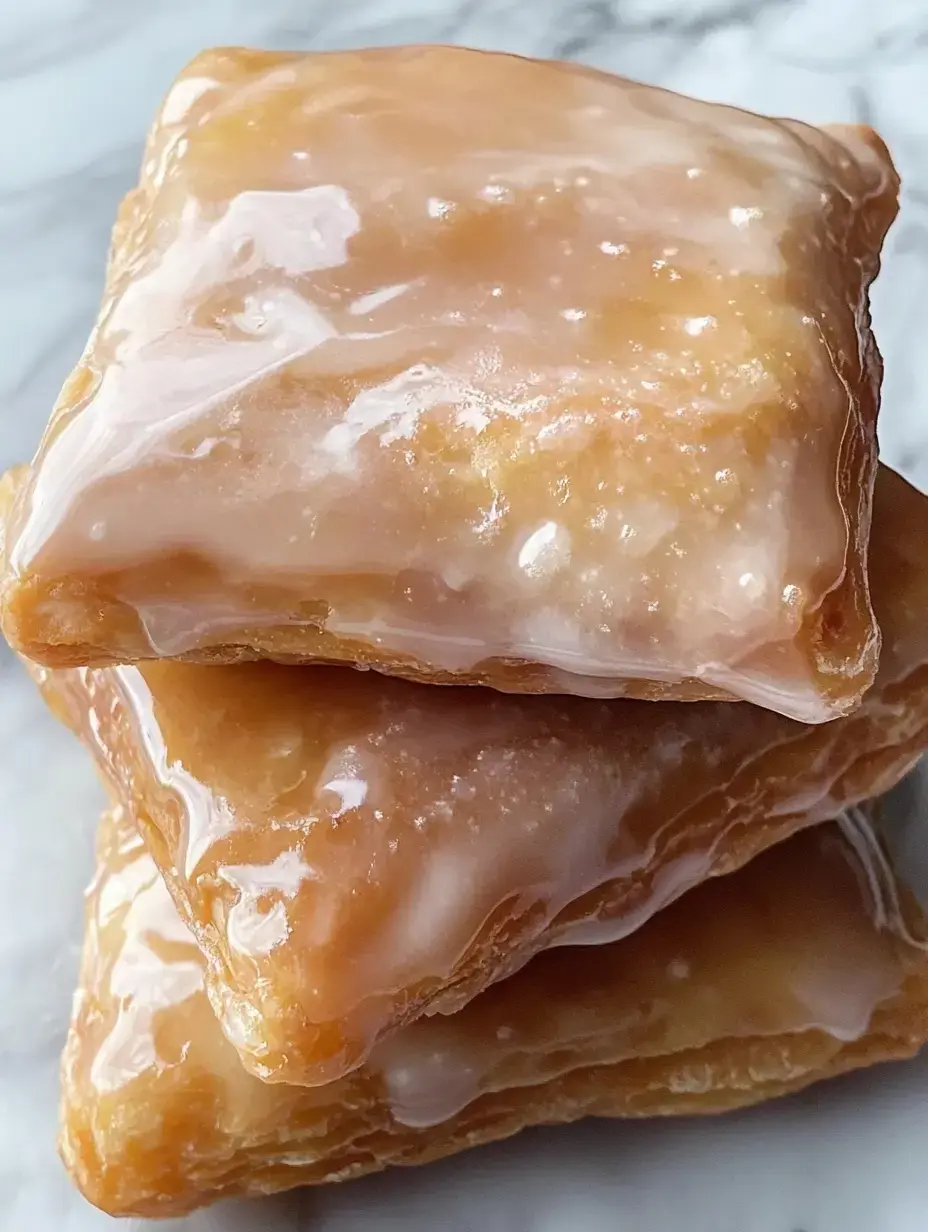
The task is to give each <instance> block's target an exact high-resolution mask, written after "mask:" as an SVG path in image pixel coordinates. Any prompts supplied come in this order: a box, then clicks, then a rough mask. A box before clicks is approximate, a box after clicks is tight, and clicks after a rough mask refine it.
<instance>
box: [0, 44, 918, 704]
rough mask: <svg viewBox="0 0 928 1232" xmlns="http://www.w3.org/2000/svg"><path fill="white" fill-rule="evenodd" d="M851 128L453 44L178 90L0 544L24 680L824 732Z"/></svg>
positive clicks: (855, 687) (855, 497)
mask: <svg viewBox="0 0 928 1232" xmlns="http://www.w3.org/2000/svg"><path fill="white" fill-rule="evenodd" d="M897 188H898V184H897V178H896V175H895V172H894V170H893V167H892V163H891V161H890V159H889V156H888V155H887V152H886V150H885V148H884V147H883V145H882V144H881V142H880V141H879V139H878V138H877V137H876V136H875V135H874V134H873V133H872V132H870V131H869V130H867V129H863V128H854V127H844V128H834V129H827V130H819V129H816V128H811V127H808V126H807V125H804V124H801V123H798V122H796V121H790V120H773V119H765V118H762V117H759V116H755V115H751V114H748V113H745V112H742V111H738V110H735V109H732V108H727V107H722V106H717V105H710V104H707V103H701V102H696V101H693V100H690V99H686V98H682V97H679V96H677V95H674V94H671V93H668V92H666V91H662V90H658V89H654V88H651V87H648V86H643V85H638V84H635V83H633V82H629V81H625V80H622V79H620V78H616V77H612V76H610V75H608V74H605V73H601V72H595V71H593V70H590V69H586V68H582V67H579V66H576V65H568V64H560V63H543V62H538V61H531V60H524V59H519V58H516V57H512V56H505V55H497V54H487V53H481V52H475V51H467V50H463V49H460V48H440V47H432V48H393V49H385V50H384V49H382V50H376V51H364V52H357V51H354V52H343V53H337V54H325V55H320V54H315V55H285V54H270V53H260V52H250V51H215V52H210V53H207V54H205V55H203V56H201V57H199V58H198V59H197V60H195V61H194V62H193V64H192V65H191V66H190V67H189V68H188V69H187V70H186V71H185V72H184V73H183V74H182V75H181V77H180V78H179V80H178V81H177V83H176V84H175V85H174V87H173V88H172V90H171V91H170V93H169V95H168V97H167V99H166V101H165V103H164V105H163V107H162V108H161V111H160V113H159V115H158V117H157V119H156V121H155V124H154V127H153V129H152V132H151V136H150V138H149V142H148V147H147V150H146V153H145V158H144V163H143V167H142V175H141V181H140V184H139V186H138V188H136V189H135V190H134V191H133V192H132V193H130V195H129V196H128V198H127V199H126V201H125V203H124V205H123V207H122V210H121V212H120V215H119V220H118V223H117V226H116V231H115V234H114V238H113V245H112V251H111V258H110V264H109V270H108V275H107V283H106V291H105V294H104V299H103V305H102V308H101V311H100V317H99V321H98V324H97V327H96V329H95V330H94V332H93V335H92V337H91V339H90V342H89V343H88V346H87V349H86V351H85V353H84V355H83V357H82V359H81V361H80V363H79V364H78V366H77V368H76V370H75V371H74V373H73V375H72V376H71V377H70V379H69V380H68V382H67V384H66V386H65V388H64V391H63V392H62V395H61V398H60V401H59V403H58V405H57V407H56V409H55V412H54V415H53V417H52V421H51V424H50V426H49V428H48V430H47V432H46V434H45V437H44V440H43V442H42V445H41V448H40V450H39V454H38V456H37V458H36V460H35V463H34V465H33V467H32V470H31V472H30V473H29V475H28V477H27V479H26V481H25V482H24V483H23V485H22V488H21V490H20V493H19V496H18V498H17V501H16V505H15V509H14V511H13V515H12V521H11V528H10V537H9V545H8V559H7V562H6V574H5V579H4V581H3V583H2V598H0V607H2V624H3V629H4V632H5V633H6V636H7V637H8V639H9V640H10V642H11V643H12V644H13V645H14V646H15V647H16V648H17V649H18V650H19V651H21V652H22V653H24V654H26V655H28V656H29V657H31V658H33V659H36V660H38V661H40V662H42V663H45V664H47V665H51V666H56V665H57V666H63V665H64V666H67V665H72V666H73V665H88V664H89V665H98V666H99V665H104V664H108V663H113V662H135V661H138V660H143V659H150V658H189V659H193V660H201V661H209V662H227V661H234V660H240V659H243V658H255V657H259V658H261V657H264V658H272V659H279V660H284V661H299V662H313V661H317V660H328V661H336V662H348V663H356V664H359V665H363V666H365V667H373V668H376V669H377V670H380V671H383V672H387V673H392V674H396V675H401V676H407V677H411V678H414V679H419V680H425V681H430V682H436V683H449V682H462V683H484V684H490V685H493V686H495V687H497V688H499V689H503V690H508V691H516V692H519V691H526V692H567V693H579V694H586V695H593V696H599V697H618V696H630V697H642V698H668V697H669V698H679V699H683V700H690V699H695V698H703V699H705V698H721V697H730V698H741V699H747V700H749V701H753V702H755V703H757V704H759V705H761V706H765V707H769V708H770V709H773V710H776V711H779V712H781V713H783V714H786V715H789V716H792V717H794V718H797V719H800V720H802V721H805V722H810V723H815V722H821V721H823V720H827V719H830V718H833V717H835V716H836V715H840V714H842V713H845V712H847V711H849V710H850V709H852V708H853V707H854V706H855V705H856V704H857V702H858V701H859V699H860V696H861V694H862V693H863V691H864V690H865V689H866V687H867V686H868V685H869V684H870V682H871V681H872V679H873V674H874V671H875V668H876V663H877V654H878V641H879V639H878V630H877V626H876V623H875V621H874V617H873V613H872V610H871V606H870V602H869V598H868V592H867V582H866V570H865V554H866V543H867V537H868V533H869V525H870V495H871V488H872V481H873V474H874V464H875V443H874V431H875V422H876V414H877V404H878V397H879V384H880V373H881V369H880V361H879V355H878V352H877V349H876V346H875V343H874V340H873V337H872V334H871V330H870V322H869V314H868V286H869V284H870V282H871V280H872V279H873V277H874V276H875V274H876V272H877V268H878V263H879V251H880V246H881V243H882V240H883V237H884V234H885V232H886V230H887V228H888V226H889V225H890V222H891V221H892V218H893V216H894V214H895V212H896V206H897Z"/></svg>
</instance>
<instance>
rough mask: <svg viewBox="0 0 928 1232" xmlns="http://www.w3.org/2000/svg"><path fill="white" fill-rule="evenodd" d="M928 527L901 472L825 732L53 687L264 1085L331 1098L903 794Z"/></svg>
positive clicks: (622, 705) (888, 498)
mask: <svg viewBox="0 0 928 1232" xmlns="http://www.w3.org/2000/svg"><path fill="white" fill-rule="evenodd" d="M926 509H928V500H926V498H925V497H923V496H921V495H919V494H918V493H917V492H915V491H914V490H913V489H912V488H910V487H909V486H908V485H907V484H906V483H905V482H904V481H903V480H902V479H900V478H898V476H896V475H893V474H892V473H891V472H887V471H881V474H880V480H879V483H878V488H877V501H876V517H875V525H874V550H873V558H872V572H873V589H874V595H875V597H876V600H877V604H878V610H879V615H880V619H881V622H882V624H883V627H884V629H885V631H886V639H885V648H884V656H883V664H882V667H881V675H880V677H879V680H878V682H877V684H876V685H875V686H874V688H873V689H872V690H871V691H870V693H869V694H868V695H867V697H866V698H865V700H864V703H863V705H862V706H861V707H860V708H859V709H858V710H857V711H856V712H855V713H854V714H853V715H851V716H848V717H847V718H845V719H841V720H838V721H836V722H834V723H829V724H825V725H824V726H818V727H807V726H804V725H801V724H798V723H795V722H793V721H791V720H789V719H784V718H782V717H781V716H778V715H774V714H772V713H771V712H770V711H765V710H760V709H758V708H757V707H754V706H739V705H732V704H731V703H726V702H715V703H703V704H698V705H693V706H660V705H653V704H650V703H646V702H632V701H626V702H612V703H607V702H595V701H589V700H581V699H571V698H555V697H547V698H516V697H507V696H504V695H502V694H498V693H492V692H490V691H487V690H475V689H453V690H452V689H434V688H428V687H424V686H421V685H413V684H408V683H404V682H402V681H397V680H389V679H386V678H385V677H382V676H377V675H375V674H373V673H369V674H366V675H361V674H358V673H355V672H348V671H344V670H338V669H323V668H319V669H317V670H313V671H308V670H306V669H305V668H286V667H281V666H278V665H275V664H269V663H263V664H243V665H239V666H237V667H226V668H217V667H202V666H191V665H183V664H176V663H158V664H148V665H143V666H142V667H124V668H104V669H96V670H94V669H69V670H65V669H61V670H58V671H48V672H46V673H45V679H44V689H45V692H46V696H48V697H49V699H50V701H51V703H52V705H53V707H55V708H56V709H57V710H58V711H59V712H60V713H61V714H62V715H63V717H65V719H66V720H67V721H69V722H70V723H71V724H72V726H74V727H75V728H76V729H77V730H78V731H80V732H81V734H82V735H83V738H84V739H85V740H86V742H87V743H88V744H89V745H90V747H91V748H92V749H93V750H94V752H95V754H96V756H97V758H98V761H99V763H100V765H101V766H102V768H103V770H104V773H105V775H106V777H107V778H108V780H109V783H110V789H111V791H112V792H113V793H114V794H115V795H116V797H117V798H118V799H119V800H120V801H121V802H122V803H123V804H124V805H125V806H126V808H128V809H130V810H131V811H132V812H133V813H134V814H135V815H136V816H137V818H138V820H139V822H140V824H141V826H142V829H143V832H144V835H145V838H146V841H147V843H148V846H149V848H150V850H151V851H152V853H153V854H154V856H155V859H156V861H157V863H158V865H159V867H160V869H161V871H162V873H163V874H164V876H165V877H166V878H167V881H168V884H169V887H170V890H171V893H172V895H173V896H174V899H175V901H176V902H177V903H178V905H179V907H180V910H181V912H182V915H183V916H184V918H185V920H187V921H188V922H189V924H190V926H191V927H192V928H193V930H194V932H195V933H196V936H197V939H198V941H199V943H200V945H201V946H202V947H203V948H204V950H205V951H206V952H207V953H208V954H209V956H210V960H211V961H210V969H209V985H210V987H209V992H210V995H211V997H212V999H213V1004H214V1007H215V1009H216V1012H217V1013H218V1015H219V1016H220V1018H221V1020H222V1023H223V1026H224V1029H225V1031H226V1033H227V1035H228V1037H229V1038H230V1039H231V1040H232V1041H233V1043H234V1044H235V1045H236V1047H237V1048H238V1049H239V1050H240V1052H241V1055H242V1058H243V1060H244V1062H245V1065H246V1066H247V1067H248V1068H249V1069H250V1070H251V1071H252V1072H254V1073H255V1074H256V1075H258V1076H259V1077H261V1078H263V1079H265V1080H268V1081H283V1082H289V1083H294V1084H299V1083H305V1084H308V1085H315V1084H319V1083H324V1082H327V1081H330V1080H331V1079H333V1078H337V1077H339V1076H340V1075H341V1074H343V1073H344V1072H346V1071H347V1070H350V1069H352V1068H354V1067H356V1066H358V1065H359V1064H361V1063H362V1062H363V1060H364V1059H365V1057H366V1056H367V1055H368V1053H369V1051H370V1049H371V1047H372V1046H373V1045H374V1044H375V1042H376V1041H377V1039H378V1038H380V1037H381V1036H383V1035H385V1034H386V1033H387V1032H389V1031H390V1030H391V1029H392V1028H394V1027H396V1026H398V1025H400V1024H402V1023H404V1022H409V1021H412V1020H413V1019H415V1018H417V1017H418V1016H420V1015H421V1014H423V1013H425V1012H434V1011H436V1010H440V1011H443V1012H453V1011H454V1010H456V1009H458V1008H459V1007H460V1006H461V1005H463V1004H465V1003H466V1002H467V1001H468V1000H469V999H470V998H471V997H473V996H474V995H475V994H477V993H478V992H480V991H481V990H482V989H483V988H485V987H486V986H487V985H489V984H490V983H492V982H493V981H495V980H498V979H500V978H502V977H503V976H506V975H509V974H511V973H512V972H513V971H514V970H516V969H517V968H518V967H520V966H521V965H523V964H524V963H525V962H526V961H527V960H528V959H529V958H530V957H531V956H532V954H534V953H537V952H538V951H539V950H541V949H545V948H547V947H549V946H552V945H563V944H565V943H571V944H584V945H591V944H592V945H595V944H600V943H603V942H608V941H612V940H615V939H617V938H619V937H621V936H623V935H625V934H627V933H629V932H631V931H633V930H634V929H635V928H637V927H638V926H639V925H640V924H641V923H643V922H644V921H645V920H646V919H647V918H648V917H649V916H650V915H652V914H654V913H655V912H656V911H658V910H659V909H660V908H661V907H662V906H664V905H665V904H666V903H667V902H669V901H670V900H672V899H674V898H676V897H677V896H679V895H680V894H681V893H682V892H683V891H684V890H686V889H688V888H689V887H691V886H693V885H695V884H696V883H697V882H699V881H701V880H703V879H704V878H705V877H707V876H709V875H711V874H714V873H723V872H727V871H730V870H731V869H733V868H735V867H737V866H739V865H740V864H742V863H744V862H745V861H746V860H749V859H750V858H751V857H752V856H753V855H754V854H755V853H756V852H758V851H759V850H761V849H763V848H764V847H766V846H769V845H770V844H772V843H774V842H776V841H777V840H778V839H781V838H783V837H785V836H786V835H788V834H790V833H791V832H792V831H793V830H795V829H796V828H797V827H799V826H801V825H804V824H807V823H808V822H810V821H816V820H823V819H827V818H830V817H833V816H834V815H835V814H836V813H837V812H839V811H840V810H841V809H842V808H843V807H844V806H845V805H846V804H848V803H851V802H854V801H858V800H861V799H864V798H866V797H867V796H869V795H871V794H874V793H876V792H881V791H884V790H887V789H888V788H889V787H890V786H891V785H892V784H893V783H894V782H895V781H896V780H897V779H898V778H900V777H901V776H902V775H903V773H905V771H906V770H907V769H908V768H909V767H910V766H911V765H912V764H913V763H914V761H915V760H916V758H917V757H918V756H919V754H920V753H921V751H922V750H923V749H924V748H925V747H926V744H928V627H926V622H925V616H924V614H925V612H926V611H928V568H926V552H928V547H926V543H925V538H924V535H923V533H922V530H923V527H924V525H925V524H926Z"/></svg>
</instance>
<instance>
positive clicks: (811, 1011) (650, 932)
mask: <svg viewBox="0 0 928 1232" xmlns="http://www.w3.org/2000/svg"><path fill="white" fill-rule="evenodd" d="M903 898H904V899H905V901H904V905H900V904H901V902H902V900H903ZM922 924H923V921H922V919H921V917H920V916H919V915H918V913H917V911H916V909H915V908H914V905H912V904H910V903H909V901H908V898H907V897H906V896H904V895H901V894H900V891H899V890H898V888H897V886H896V883H895V880H894V877H893V874H892V872H891V870H890V869H889V867H888V865H887V863H886V861H885V859H884V857H883V856H882V853H881V851H880V848H879V846H878V844H877V842H876V840H875V838H874V835H873V833H872V831H871V830H870V828H869V825H868V823H867V822H866V819H865V818H864V816H863V815H862V814H861V813H859V812H857V811H855V812H854V813H853V814H851V815H849V816H848V817H846V818H844V819H842V820H841V822H839V823H834V824H828V825H825V826H819V827H816V828H815V829H813V830H810V831H807V832H805V833H802V834H799V835H797V836H796V837H794V838H792V839H790V840H789V841H787V842H786V843H784V844H782V845H781V846H779V847H777V848H774V849H773V850H771V851H768V852H767V853H765V854H764V855H762V856H760V857H758V858H757V859H756V860H755V861H754V862H753V863H752V864H750V865H749V866H748V867H747V868H745V869H742V870H741V871H739V872H738V873H735V874H733V875H731V876H729V877H725V878H721V879H718V880H713V881H711V882H708V883H706V884H705V885H703V886H701V887H699V888H698V889H696V890H693V891H692V892H691V893H690V894H688V895H687V896H685V897H684V898H683V899H681V900H679V901H678V902H677V903H675V904H674V905H673V906H671V907H669V908H667V909H666V910H664V911H663V912H662V913H661V914H660V915H658V916H656V917H655V918H654V919H652V920H651V921H649V923H648V924H647V925H645V926H644V927H643V928H642V929H640V930H639V931H638V932H637V933H635V934H634V935H632V936H631V937H628V938H625V939H623V940H622V941H619V942H615V943H613V944H611V945H608V946H601V947H590V948H585V949H581V948H572V949H555V950H551V951H549V952H548V953H546V954H544V955H542V956H541V957H539V958H537V959H535V960H534V961H533V962H532V963H531V964H530V965H529V966H528V967H527V968H525V969H524V970H523V971H522V972H520V973H519V974H518V975H516V976H514V977H513V978H512V979H510V980H508V981H505V982H503V983H501V984H497V985H495V986H494V987H492V988H491V989H490V990H489V991H487V992H485V993H483V994H482V995H481V996H480V997H478V998H476V999H475V1000H474V1001H472V1002H471V1003H470V1004H469V1005H467V1006H466V1007H465V1008H464V1009H463V1010H462V1011H460V1012H459V1013H458V1014H455V1015H453V1016H449V1017H444V1016H435V1017H432V1018H424V1019H420V1020H419V1021H417V1022H415V1023H413V1024H412V1025H411V1026H409V1027H406V1028H404V1029H403V1030H401V1031H399V1032H398V1033H396V1034H395V1035H394V1036H392V1037H391V1038H389V1039H387V1040H386V1041H384V1042H382V1043H381V1044H380V1045H379V1046H378V1047H377V1049H376V1050H375V1052H374V1054H373V1055H372V1057H371V1058H370V1060H369V1062H368V1063H367V1064H366V1065H365V1066H364V1067H363V1068H362V1069H360V1070H357V1071H356V1072H355V1073H353V1074H351V1075H349V1076H348V1077H346V1078H343V1079H340V1080H339V1081H337V1082H334V1083H332V1084H330V1085H329V1086H325V1087H316V1088H306V1087H288V1086H285V1085H281V1084H274V1085H265V1084H263V1083H262V1082H260V1081H259V1080H258V1079H256V1078H254V1077H252V1076H250V1075H249V1074H248V1073H246V1071H245V1070H244V1069H243V1068H242V1065H241V1062H240V1061H239V1058H238V1055H237V1053H236V1052H235V1050H234V1049H233V1048H232V1046H231V1045H230V1044H229V1043H228V1042H227V1041H226V1040H225V1038H224V1037H223V1035H222V1034H221V1032H220V1030H219V1027H218V1024H217V1021H216V1019H215V1017H214V1016H213V1013H212V1010H211V1009H210V1006H209V1002H208V1001H207V998H206V995H205V993H204V990H203V975H204V968H203V962H204V960H203V958H202V957H201V954H200V952H199V950H198V949H197V948H196V946H195V945H194V944H193V942H192V940H191V937H190V934H189V933H188V932H187V931H186V928H185V926H184V925H183V924H182V922H181V920H180V918H179V917H178V915H177V913H176V910H175V909H174V907H173V905H172V903H171V900H170V898H169V897H168V894H167V892H166V890H165V888H164V884H163V882H162V881H161V879H160V877H159V875H158V873H157V872H156V870H155V866H154V864H153V862H152V861H151V859H150V857H149V856H148V854H147V853H146V851H145V849H144V847H143V845H142V843H141V841H140V839H139V838H138V836H137V834H136V832H135V828H134V826H133V825H132V823H131V821H130V820H129V819H128V818H126V817H125V815H123V814H121V813H119V812H113V813H110V814H108V815H107V816H106V817H105V818H104V820H103V822H102V824H101V829H100V837H99V845H98V869H97V875H96V878H95V880H94V883H93V885H92V886H91V889H90V891H89V892H88V903H87V933H86V938H85V947H84V957H83V963H82V969H81V983H80V988H79V990H78V993H77V995H76V997H75V1001H74V1011H73V1017H72V1022H71V1029H70V1034H69V1037H68V1042H67V1045H66V1049H65V1055H64V1059H63V1067H62V1087H63V1094H62V1131H61V1139H60V1149H61V1153H62V1157H63V1159H64V1161H65V1164H66V1166H67V1168H68V1170H69V1171H70V1173H71V1174H72V1176H73V1178H74V1180H75V1181H76V1183H77V1184H78V1186H79V1187H80V1189H81V1190H82V1191H83V1193H84V1194H85V1195H86V1197H87V1198H88V1199H89V1200H90V1201H91V1202H93V1203H95V1204H96V1205H97V1206H99V1207H101V1208H102V1209H104V1210H106V1211H109V1212H110V1213H112V1214H120V1215H126V1214H135V1215H148V1216H153V1215H154V1216H164V1215H171V1214H177V1213H181V1212H184V1211H187V1210H190V1209H192V1208H194V1207H197V1206H201V1205H205V1204H207V1203H209V1202H213V1201H215V1200H217V1199H218V1198H220V1197H223V1196H227V1195H231V1194H255V1193H270V1192H273V1191H276V1190H283V1189H289V1188H291V1187H293V1186H297V1185H303V1184H310V1183H317V1182H321V1181H331V1180H343V1179H346V1178H348V1177H352V1176H357V1175H360V1174H362V1173H364V1172H370V1171H374V1170H376V1169H378V1168H382V1167H385V1166H387V1165H389V1164H416V1163H422V1162H425V1161H427V1160H430V1159H434V1158H437V1157H439V1156H442V1155H447V1154H450V1153H452V1152H454V1151H459V1150H463V1149H464V1148H466V1147H470V1146H475V1145H477V1144H478V1143H481V1142H487V1141H490V1140H492V1139H496V1138H502V1137H505V1136H507V1135H509V1134H513V1133H515V1132H517V1131H518V1130H520V1129H522V1128H524V1127H526V1126H529V1125H537V1124H541V1123H546V1122H563V1121H572V1120H575V1119H577V1118H579V1117H583V1116H613V1117H619V1116H621V1117H625V1116H649V1115H663V1114H670V1113H702V1112H719V1111H723V1110H725V1109H729V1108H736V1107H740V1106H743V1105H746V1104H751V1103H755V1102H757V1101H759V1100H762V1099H767V1098H769V1097H771V1096H775V1095H780V1094H784V1093H786V1092H788V1091H794V1090H797V1089H798V1088H800V1087H802V1086H805V1085H806V1084H808V1083H810V1082H812V1081H815V1080H817V1079H819V1078H824V1077H827V1076H829V1075H832V1074H837V1073H841V1072H843V1071H846V1070H850V1069H854V1068H856V1067H858V1066H862V1065H867V1064H870V1063H871V1062H874V1061H880V1060H885V1059H890V1058H896V1057H905V1056H909V1055H911V1054H912V1053H913V1052H914V1051H915V1050H916V1049H917V1048H918V1047H919V1045H920V1044H921V1043H922V1042H923V1041H924V1040H925V1038H926V1037H928V959H926V956H925V954H924V953H923V952H922V950H921V948H920V947H919V945H918V944H916V940H915V939H916V938H920V937H921V936H922Z"/></svg>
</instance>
